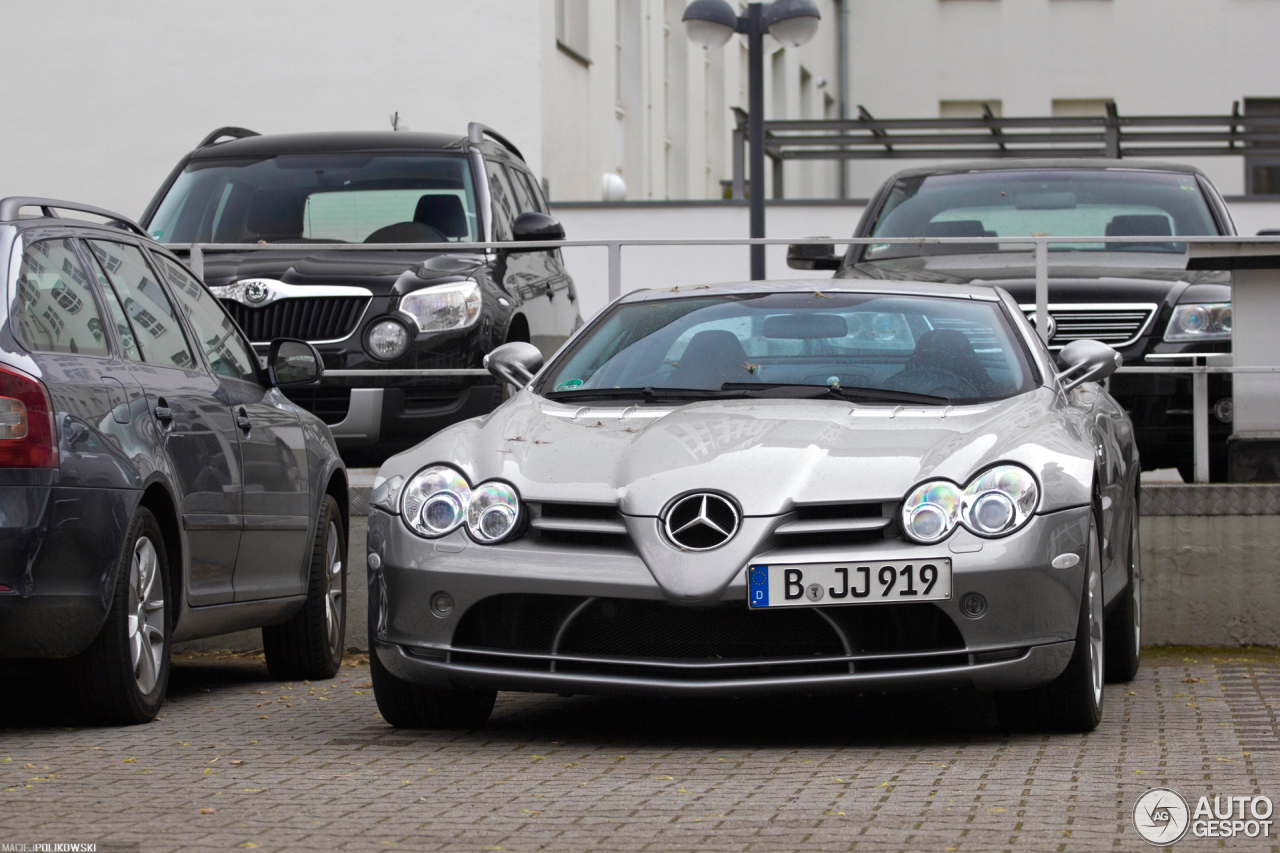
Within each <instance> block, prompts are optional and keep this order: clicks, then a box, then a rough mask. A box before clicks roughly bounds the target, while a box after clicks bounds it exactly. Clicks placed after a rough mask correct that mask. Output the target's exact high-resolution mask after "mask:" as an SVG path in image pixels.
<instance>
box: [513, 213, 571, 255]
mask: <svg viewBox="0 0 1280 853" xmlns="http://www.w3.org/2000/svg"><path fill="white" fill-rule="evenodd" d="M511 237H512V239H514V240H563V239H564V226H563V225H561V224H560V220H558V219H556V218H555V217H554V216H548V215H547V214H545V213H537V212H535V211H532V210H531V211H529V212H527V213H522V214H520V215H519V216H517V217H516V221H515V222H512V223H511ZM543 251H545V250H543Z"/></svg>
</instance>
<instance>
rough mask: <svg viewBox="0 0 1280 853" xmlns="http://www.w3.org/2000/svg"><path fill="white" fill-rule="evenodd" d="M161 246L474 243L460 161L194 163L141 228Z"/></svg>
mask: <svg viewBox="0 0 1280 853" xmlns="http://www.w3.org/2000/svg"><path fill="white" fill-rule="evenodd" d="M149 228H150V230H151V235H152V236H153V237H155V239H156V240H158V241H161V242H164V243H190V242H209V243H257V242H267V243H298V242H303V243H306V242H315V243H445V242H467V241H474V240H476V239H477V238H478V234H479V227H478V224H477V222H476V196H475V188H474V187H473V186H472V180H471V169H470V166H469V162H468V161H467V159H466V158H465V157H463V156H461V155H458V156H449V155H420V154H413V155H400V154H306V155H279V156H276V157H268V158H264V159H254V160H194V161H192V162H190V163H188V164H187V167H186V168H185V169H184V170H183V172H182V174H181V175H179V176H178V179H177V180H176V181H174V183H173V186H172V187H170V188H169V192H168V193H167V194H166V195H165V197H164V201H163V202H161V204H160V206H159V208H157V210H156V214H155V216H154V217H152V219H151V222H150V224H149Z"/></svg>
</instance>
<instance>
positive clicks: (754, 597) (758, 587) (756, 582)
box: [747, 566, 769, 607]
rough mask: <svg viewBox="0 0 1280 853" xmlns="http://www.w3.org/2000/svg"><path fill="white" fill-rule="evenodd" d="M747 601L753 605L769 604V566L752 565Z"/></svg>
mask: <svg viewBox="0 0 1280 853" xmlns="http://www.w3.org/2000/svg"><path fill="white" fill-rule="evenodd" d="M747 596H748V598H747V602H748V604H750V606H752V607H768V606H769V567H768V566H752V567H751V573H750V575H749V582H748V584H747Z"/></svg>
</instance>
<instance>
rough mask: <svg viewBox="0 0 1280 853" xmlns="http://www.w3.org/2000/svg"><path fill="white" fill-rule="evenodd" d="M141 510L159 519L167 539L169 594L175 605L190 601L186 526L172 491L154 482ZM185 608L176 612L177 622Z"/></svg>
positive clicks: (147, 491)
mask: <svg viewBox="0 0 1280 853" xmlns="http://www.w3.org/2000/svg"><path fill="white" fill-rule="evenodd" d="M138 505H139V506H144V507H146V508H147V509H148V510H150V512H151V514H152V515H153V516H155V519H156V523H157V524H159V525H160V533H161V535H162V536H164V553H165V558H166V559H167V560H168V563H169V591H170V592H169V594H170V595H171V596H172V597H173V600H174V601H177V602H182V601H185V600H186V571H185V570H184V567H185V566H186V559H185V556H186V552H185V549H184V548H183V544H182V524H181V523H180V521H179V520H178V507H177V504H176V503H175V502H174V500H173V495H171V494H170V493H169V490H168V488H166V487H165V485H164V484H163V483H161V482H159V481H156V482H153V483H151V484H150V485H148V486H147V487H146V489H145V490H144V491H143V493H142V500H140V501H139V502H138ZM180 610H181V608H180V607H179V608H174V609H173V611H172V612H173V614H174V618H175V619H176V618H177V616H178V614H179V611H180Z"/></svg>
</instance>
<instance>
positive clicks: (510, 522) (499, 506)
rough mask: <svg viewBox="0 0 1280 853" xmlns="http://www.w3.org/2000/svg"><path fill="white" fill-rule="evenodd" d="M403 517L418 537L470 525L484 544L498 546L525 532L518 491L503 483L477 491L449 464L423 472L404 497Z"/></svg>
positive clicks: (472, 533)
mask: <svg viewBox="0 0 1280 853" xmlns="http://www.w3.org/2000/svg"><path fill="white" fill-rule="evenodd" d="M400 514H401V516H402V517H403V518H404V521H405V524H407V525H409V529H411V530H412V531H413V532H414V533H417V534H418V535H419V536H425V537H426V538H428V539H436V538H438V537H441V536H444V535H445V534H447V533H452V532H453V531H454V530H457V529H458V528H459V527H462V526H464V525H465V528H466V531H467V533H468V535H470V536H471V538H472V539H474V540H475V541H476V542H479V543H480V544H481V545H496V544H497V543H499V542H505V541H506V540H508V539H511V538H513V537H514V535H515V534H516V533H517V532H518V531H519V527H520V522H521V520H522V517H523V510H522V509H521V504H520V495H519V494H517V492H516V490H515V487H513V486H511V485H509V484H508V483H504V482H502V481H501V480H490V481H488V482H485V483H481V484H480V485H479V486H476V487H475V488H474V489H473V488H471V486H470V484H468V483H467V478H466V477H464V476H462V474H460V473H459V472H458V471H456V470H454V469H453V468H450V467H449V466H448V465H432V466H431V467H430V468H423V469H422V470H421V471H419V472H418V473H417V474H414V475H413V477H412V478H411V479H410V480H409V482H408V483H407V484H405V487H404V489H403V491H402V492H401V498H400Z"/></svg>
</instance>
